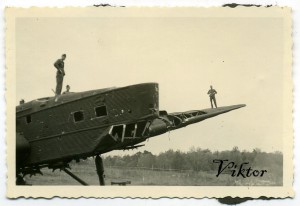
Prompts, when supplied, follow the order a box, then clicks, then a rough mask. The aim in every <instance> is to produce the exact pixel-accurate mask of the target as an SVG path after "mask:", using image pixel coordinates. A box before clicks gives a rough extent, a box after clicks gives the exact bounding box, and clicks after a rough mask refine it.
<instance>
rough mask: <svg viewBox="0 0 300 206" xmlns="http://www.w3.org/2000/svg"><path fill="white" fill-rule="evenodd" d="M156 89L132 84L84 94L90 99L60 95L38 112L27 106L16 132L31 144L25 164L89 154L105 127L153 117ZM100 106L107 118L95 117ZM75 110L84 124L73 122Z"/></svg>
mask: <svg viewBox="0 0 300 206" xmlns="http://www.w3.org/2000/svg"><path fill="white" fill-rule="evenodd" d="M157 87H158V85H157V84H155V83H152V84H150V83H149V84H140V85H133V86H129V87H124V88H118V89H115V90H110V91H105V92H101V93H99V92H98V93H97V92H92V93H91V92H87V93H88V94H89V95H90V96H88V95H86V94H84V95H83V94H82V93H81V94H80V95H81V97H82V96H84V97H83V98H78V97H74V95H78V94H76V93H74V94H67V95H62V96H60V97H59V99H58V101H57V102H58V103H55V102H50V100H49V102H47V104H48V105H46V106H43V108H42V109H41V107H40V106H39V105H38V104H31V105H29V107H30V106H32V108H31V109H27V110H26V111H24V112H22V111H21V112H18V114H17V121H18V124H17V130H18V131H21V132H22V133H23V135H24V137H25V138H26V139H27V140H28V141H29V142H30V145H31V155H30V158H29V159H28V160H27V163H26V164H37V163H39V162H47V161H50V160H53V159H60V158H64V157H70V156H77V155H80V154H86V153H89V152H92V150H93V148H94V147H95V145H96V144H97V141H99V139H97V138H98V137H99V135H101V133H102V132H103V130H105V129H107V128H108V127H109V126H111V125H116V124H121V123H126V122H134V121H137V120H139V119H141V118H143V117H145V116H149V115H150V116H152V118H154V117H155V116H156V115H157V113H154V112H153V110H152V109H151V108H155V109H156V111H158V88H157ZM68 96H69V97H68ZM60 98H61V99H60ZM68 99H72V101H68ZM53 101H54V100H53ZM62 102H64V103H62ZM49 105H50V106H49ZM51 105H52V107H51ZM101 105H106V107H107V113H108V115H107V116H105V117H100V118H96V116H95V115H96V114H95V107H96V106H101ZM27 107H28V106H27ZM35 107H38V109H39V110H40V111H39V110H38V109H37V108H35ZM151 110H152V111H151ZM19 111H20V110H19ZM32 111H34V112H32ZM76 111H83V113H84V121H81V122H76V123H75V122H74V118H73V113H74V112H76ZM21 113H22V115H21ZM28 114H31V119H32V122H31V123H29V124H27V123H26V115H28ZM108 142H109V141H108Z"/></svg>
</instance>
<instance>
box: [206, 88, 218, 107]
mask: <svg viewBox="0 0 300 206" xmlns="http://www.w3.org/2000/svg"><path fill="white" fill-rule="evenodd" d="M207 94H208V95H209V98H210V104H211V108H214V107H213V102H214V104H215V107H216V108H218V107H217V101H216V97H215V94H217V91H216V90H214V89H213V87H212V86H210V90H208V92H207Z"/></svg>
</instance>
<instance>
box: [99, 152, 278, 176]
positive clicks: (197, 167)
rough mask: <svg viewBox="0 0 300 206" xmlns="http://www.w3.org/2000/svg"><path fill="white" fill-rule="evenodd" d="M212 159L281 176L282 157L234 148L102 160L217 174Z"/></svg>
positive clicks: (141, 154)
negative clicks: (244, 164) (245, 164)
mask: <svg viewBox="0 0 300 206" xmlns="http://www.w3.org/2000/svg"><path fill="white" fill-rule="evenodd" d="M214 159H222V160H225V159H226V160H229V161H233V162H235V163H236V164H241V163H244V162H249V164H248V165H247V166H251V167H252V168H253V167H258V168H260V169H263V168H264V169H269V170H276V171H277V172H276V173H278V172H279V173H282V167H283V155H282V153H281V152H272V153H267V152H262V151H261V150H260V149H253V150H252V151H251V152H250V151H245V150H243V151H240V150H239V148H238V147H233V149H232V150H227V151H214V152H212V151H210V150H209V149H201V148H194V147H192V148H191V149H190V150H189V151H187V152H182V151H179V150H177V151H174V150H168V151H165V152H162V153H160V154H158V155H154V154H152V153H151V152H149V151H146V150H145V151H144V152H137V153H135V154H133V155H124V156H106V157H104V158H103V160H104V165H105V166H119V167H145V168H160V169H173V170H193V171H212V170H217V168H218V166H219V165H218V164H215V163H213V160H214Z"/></svg>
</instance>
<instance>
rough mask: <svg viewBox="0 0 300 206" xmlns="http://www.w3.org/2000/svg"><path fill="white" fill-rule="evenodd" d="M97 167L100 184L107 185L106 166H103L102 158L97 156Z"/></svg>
mask: <svg viewBox="0 0 300 206" xmlns="http://www.w3.org/2000/svg"><path fill="white" fill-rule="evenodd" d="M95 165H96V169H97V175H98V177H99V184H100V185H105V182H104V166H103V161H102V158H101V157H100V156H99V155H97V156H96V158H95Z"/></svg>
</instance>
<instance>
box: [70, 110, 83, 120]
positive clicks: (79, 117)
mask: <svg viewBox="0 0 300 206" xmlns="http://www.w3.org/2000/svg"><path fill="white" fill-rule="evenodd" d="M73 116H74V122H80V121H83V120H84V115H83V111H78V112H74V113H73Z"/></svg>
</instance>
